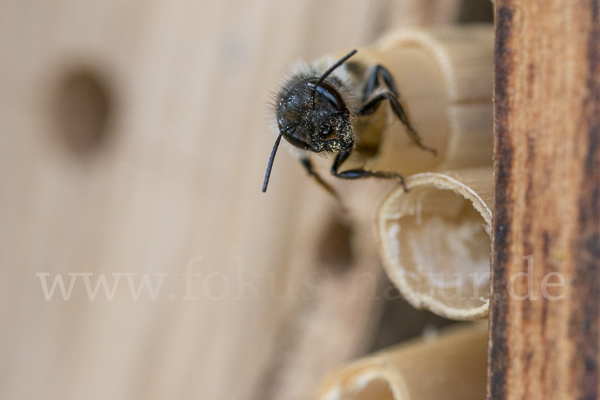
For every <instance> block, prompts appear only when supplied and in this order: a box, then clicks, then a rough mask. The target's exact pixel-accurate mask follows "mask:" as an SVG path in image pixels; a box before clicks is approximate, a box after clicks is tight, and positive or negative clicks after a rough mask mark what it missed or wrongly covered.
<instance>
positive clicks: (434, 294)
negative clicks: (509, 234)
mask: <svg viewBox="0 0 600 400" xmlns="http://www.w3.org/2000/svg"><path fill="white" fill-rule="evenodd" d="M423 175H425V174H423ZM440 176H443V175H440V174H438V175H437V176H436V177H435V180H434V181H432V180H431V179H429V178H430V177H426V176H425V177H423V179H422V180H421V181H417V182H415V181H413V183H414V184H413V185H412V186H411V190H410V191H409V192H407V193H405V192H403V191H402V190H399V191H396V192H394V193H392V194H391V195H390V196H389V197H388V198H387V199H386V200H385V201H384V203H383V204H382V206H381V209H380V214H379V220H378V224H379V227H378V234H379V239H380V244H381V252H382V257H383V261H384V264H385V266H386V270H387V272H388V275H389V276H390V279H391V280H392V281H393V282H394V284H396V286H398V288H399V289H400V291H401V292H402V294H403V295H404V296H405V297H406V299H407V300H408V301H409V302H410V303H411V304H412V305H413V306H415V307H417V308H427V309H430V310H431V311H433V312H435V313H437V314H440V315H443V316H445V317H448V318H453V319H473V318H479V317H482V316H485V314H486V313H487V306H488V302H489V282H490V249H491V237H490V224H491V212H490V211H489V209H488V208H487V206H486V205H485V203H484V202H483V201H482V200H481V199H480V198H479V197H478V196H477V194H475V193H474V192H473V191H472V190H470V189H469V188H468V187H466V186H465V185H462V184H461V183H460V182H457V181H456V180H453V179H451V178H448V177H444V178H439V177H440ZM419 178H420V177H419ZM419 178H418V179H419Z"/></svg>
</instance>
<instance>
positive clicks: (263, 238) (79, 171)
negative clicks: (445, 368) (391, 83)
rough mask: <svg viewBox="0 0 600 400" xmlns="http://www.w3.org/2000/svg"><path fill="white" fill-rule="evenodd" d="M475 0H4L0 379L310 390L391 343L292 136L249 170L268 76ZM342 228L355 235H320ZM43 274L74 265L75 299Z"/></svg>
mask: <svg viewBox="0 0 600 400" xmlns="http://www.w3.org/2000/svg"><path fill="white" fill-rule="evenodd" d="M490 12H491V5H490V3H489V1H488V0H470V1H458V0H439V1H434V0H427V1H425V0H421V1H420V0H384V1H373V0H371V1H368V0H332V1H314V0H296V1H293V2H292V1H275V0H257V1H253V2H250V1H241V0H219V1H187V0H181V1H164V0H149V1H129V2H122V1H114V0H104V1H77V0H64V1H56V2H44V1H33V0H32V1H19V0H4V1H2V2H1V3H0V263H1V267H0V268H1V269H0V398H3V399H42V398H43V399H71V398H72V399H76V398H77V399H81V398H85V399H138V398H139V399H166V398H169V399H170V398H180V399H184V398H185V399H266V398H290V399H292V398H310V396H311V394H312V393H313V391H314V389H315V388H316V385H318V381H319V379H320V377H321V376H322V374H323V373H325V372H326V371H327V370H329V369H330V368H331V367H332V366H335V365H337V364H339V363H341V362H343V361H346V360H347V359H349V358H352V357H355V356H357V355H359V354H361V353H364V352H365V351H368V350H369V349H370V348H374V347H377V346H379V345H382V343H384V344H385V343H386V340H388V339H385V338H384V339H382V336H381V335H379V336H378V335H377V332H376V330H377V329H378V328H377V327H378V326H379V327H381V326H385V324H383V325H381V324H379V323H378V320H379V318H380V315H382V313H384V314H385V313H388V312H389V310H387V311H386V309H385V304H383V303H382V302H377V301H371V300H369V301H363V299H362V297H361V296H367V297H368V296H370V294H371V292H369V290H370V288H371V286H369V285H370V284H369V283H368V282H367V284H365V283H361V284H358V286H357V287H358V289H357V293H358V294H357V295H356V296H354V297H352V298H350V297H348V293H347V289H348V288H350V287H354V283H353V281H351V280H349V279H350V278H349V276H350V277H357V276H358V277H360V276H362V275H360V274H363V273H366V274H367V275H366V276H375V277H378V276H379V275H380V267H379V265H378V262H377V260H376V257H375V254H374V252H373V250H372V247H371V245H370V244H369V240H370V238H371V232H370V228H369V224H368V223H369V222H370V221H362V222H361V221H358V222H356V225H355V226H353V227H351V228H347V227H345V225H344V223H340V221H338V220H337V219H336V218H335V217H332V215H335V209H336V205H335V203H333V201H332V200H331V199H329V198H328V197H327V195H326V194H324V193H322V191H321V190H320V188H318V187H316V186H315V185H313V182H311V181H310V180H309V179H308V178H307V177H306V176H305V173H304V171H303V170H302V169H301V168H300V166H299V165H298V163H297V161H295V160H294V159H292V157H290V156H289V155H288V154H286V153H285V152H281V153H280V155H279V156H278V158H277V160H276V163H275V164H276V165H275V168H274V173H273V176H272V179H271V183H270V187H269V192H268V193H267V194H262V193H261V191H260V187H261V183H262V179H263V174H264V170H265V167H266V163H267V160H268V157H269V153H270V151H271V148H272V145H273V137H272V136H271V134H270V133H269V132H268V131H267V127H266V123H265V121H266V118H265V115H266V113H267V112H268V111H269V109H268V107H267V104H268V102H269V96H270V95H269V91H274V90H276V89H277V82H278V81H280V77H281V75H282V72H283V71H284V69H285V66H286V65H289V64H290V62H293V61H294V60H296V59H297V58H300V57H304V58H306V59H308V60H310V59H312V58H315V57H318V56H320V55H322V54H325V53H328V52H332V51H337V50H340V49H347V48H350V47H356V46H361V45H367V44H369V43H370V42H372V41H373V40H375V39H376V38H377V37H378V36H379V35H380V34H381V33H382V32H384V31H386V30H389V29H392V28H394V27H399V26H410V25H438V24H444V23H454V22H461V21H463V22H467V21H478V20H489V18H491V17H490V15H491V14H490ZM345 229H346V230H345ZM332 232H333V233H332ZM340 232H342V234H341V237H342V238H343V237H345V236H344V235H346V236H348V237H347V238H346V241H347V242H349V243H351V245H352V246H354V247H355V248H356V249H355V250H352V252H349V251H348V250H347V249H344V246H343V244H342V245H341V248H340V245H336V244H335V243H332V244H331V246H328V243H327V239H330V238H332V237H338V236H340ZM323 244H325V246H323ZM336 246H338V247H336ZM331 248H333V253H332V254H329V253H328V251H330V250H328V249H331ZM340 254H341V256H340ZM348 254H350V256H348ZM186 268H188V269H189V268H191V270H193V272H194V273H196V274H200V276H194V277H192V278H191V279H190V280H188V281H186V278H185V277H184V276H182V275H181V274H184V273H186ZM349 268H351V269H352V272H351V274H350V275H348V274H347V273H345V272H344V271H345V270H348V269H349ZM340 269H341V270H342V272H340ZM323 271H325V272H323ZM36 274H42V275H36ZM43 274H48V275H43ZM57 274H61V276H62V277H63V279H64V281H65V285H66V290H68V289H69V284H70V282H71V279H72V278H73V279H74V280H73V282H74V283H73V287H72V293H71V294H70V297H69V299H68V300H64V299H63V297H62V294H61V292H60V288H59V287H55V292H54V293H53V295H52V298H51V299H50V300H46V298H45V295H44V290H43V285H42V281H43V280H44V279H46V281H47V282H48V286H49V287H51V286H52V283H53V281H54V279H55V277H56V276H57ZM69 274H71V275H70V276H69ZM73 274H79V275H73ZM85 274H88V275H85ZM100 274H105V276H106V277H107V280H108V284H109V286H112V283H113V281H114V279H117V278H116V276H115V275H113V274H120V275H119V276H120V278H119V279H120V280H119V281H118V285H117V286H115V292H114V298H112V300H109V299H107V296H106V295H105V293H104V291H103V289H102V288H100V290H99V292H98V293H97V295H96V297H95V298H94V299H93V300H90V299H89V298H88V294H87V292H86V287H85V279H86V278H87V279H89V281H90V282H91V287H92V288H93V287H95V285H96V282H97V281H98V279H99V277H100V276H101V275H100ZM126 274H130V275H126ZM132 274H136V275H132ZM352 274H353V275H352ZM369 274H370V275H369ZM144 276H147V277H148V278H149V283H150V284H151V285H152V287H154V288H156V287H157V285H158V282H159V281H161V279H162V281H161V282H162V285H161V286H160V287H159V290H158V292H157V295H156V298H155V299H152V296H151V294H150V293H149V292H148V290H147V289H142V291H141V292H140V294H139V298H138V299H137V301H136V300H134V299H133V297H135V296H133V295H132V293H131V291H130V288H129V283H130V282H131V283H133V284H134V286H135V288H137V287H138V286H139V285H140V284H141V282H142V279H143V277H144ZM378 279H379V278H377V279H376V281H377V283H376V287H377V288H381V286H377V285H381V283H379V281H378ZM186 282H191V283H192V284H191V286H189V285H186ZM376 290H379V289H376ZM134 292H135V291H134ZM315 304H317V305H318V306H315ZM361 307H362V309H361ZM405 312H406V313H410V312H411V311H410V310H405ZM385 315H388V314H385ZM395 315H396V319H397V320H399V321H400V325H402V322H403V318H404V317H403V315H408V314H397V313H396V314H395ZM290 316H294V317H293V318H291V317H290ZM419 318H420V317H419ZM307 321H309V322H310V321H320V322H318V323H309V322H307ZM388 323H389V321H388ZM384 330H385V329H384ZM388 331H389V329H388ZM393 331H394V330H393V329H392V332H393ZM416 333H419V332H416ZM391 336H392V338H391V339H389V340H392V341H393V340H395V339H394V336H398V334H397V333H396V334H394V333H392V335H391ZM378 340H379V341H383V342H380V343H379V344H377V343H376V342H377V341H378ZM389 340H388V341H389ZM314 348H319V349H320V352H319V353H320V354H319V357H317V359H318V360H317V361H315V359H314V355H313V354H309V350H310V349H314Z"/></svg>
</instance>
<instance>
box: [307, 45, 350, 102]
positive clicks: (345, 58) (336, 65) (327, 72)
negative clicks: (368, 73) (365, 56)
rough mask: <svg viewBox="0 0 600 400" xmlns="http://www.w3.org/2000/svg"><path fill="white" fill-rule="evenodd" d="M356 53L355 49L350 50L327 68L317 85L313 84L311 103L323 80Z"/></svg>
mask: <svg viewBox="0 0 600 400" xmlns="http://www.w3.org/2000/svg"><path fill="white" fill-rule="evenodd" d="M357 51H358V50H356V49H354V50H352V51H351V52H350V53H348V54H346V55H345V56H344V57H342V58H340V59H339V60H338V61H337V62H336V63H335V64H333V65H332V66H331V67H329V69H328V70H327V71H325V73H323V75H321V77H320V78H319V80H318V81H317V83H315V87H314V88H313V101H314V99H315V95H316V93H317V87H319V85H320V84H321V82H323V81H324V80H325V78H327V77H328V76H329V74H331V73H332V72H333V71H335V70H336V68H338V67H339V66H340V65H342V64H343V63H345V62H346V61H348V59H349V58H350V57H352V56H353V55H355V54H356V52H357Z"/></svg>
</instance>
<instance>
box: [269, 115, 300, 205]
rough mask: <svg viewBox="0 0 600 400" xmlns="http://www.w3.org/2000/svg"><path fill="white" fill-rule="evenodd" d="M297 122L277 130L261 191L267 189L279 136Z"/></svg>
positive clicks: (279, 139)
mask: <svg viewBox="0 0 600 400" xmlns="http://www.w3.org/2000/svg"><path fill="white" fill-rule="evenodd" d="M296 125H298V124H293V125H290V126H288V127H286V128H284V129H282V130H281V131H280V132H279V135H278V136H277V140H275V145H274V146H273V150H272V151H271V157H269V164H268V165H267V172H266V174H265V181H264V182H263V187H262V191H263V193H264V192H266V191H267V185H268V184H269V178H270V177H271V168H273V160H275V154H277V149H278V148H279V142H281V137H282V136H283V134H284V133H285V132H287V131H289V130H290V129H292V128H294V127H295V126H296Z"/></svg>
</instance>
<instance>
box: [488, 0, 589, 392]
mask: <svg viewBox="0 0 600 400" xmlns="http://www.w3.org/2000/svg"><path fill="white" fill-rule="evenodd" d="M599 8H600V4H599V2H598V1H595V0H589V1H569V0H563V1H553V2H547V1H545V0H524V1H520V0H497V1H496V29H497V32H496V80H495V105H496V110H495V119H496V120H495V130H496V149H495V179H496V185H495V194H496V196H495V197H496V203H495V207H494V236H493V237H494V243H493V263H492V264H493V266H492V269H493V274H492V279H493V294H492V296H491V304H490V319H491V321H490V335H491V336H490V346H491V347H490V363H489V368H490V369H489V376H488V398H489V399H494V400H495V399H598V398H600V387H599V384H600V379H599V375H600V367H599V365H600V318H599V316H600V313H599V307H600V268H599V267H600V201H599V195H600V148H599V147H598V143H599V142H598V140H599V137H600V68H599V67H600V15H599ZM524 274H525V275H524ZM561 278H562V279H561ZM544 283H546V284H548V283H550V284H551V285H545V284H544ZM544 289H545V290H544Z"/></svg>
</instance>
